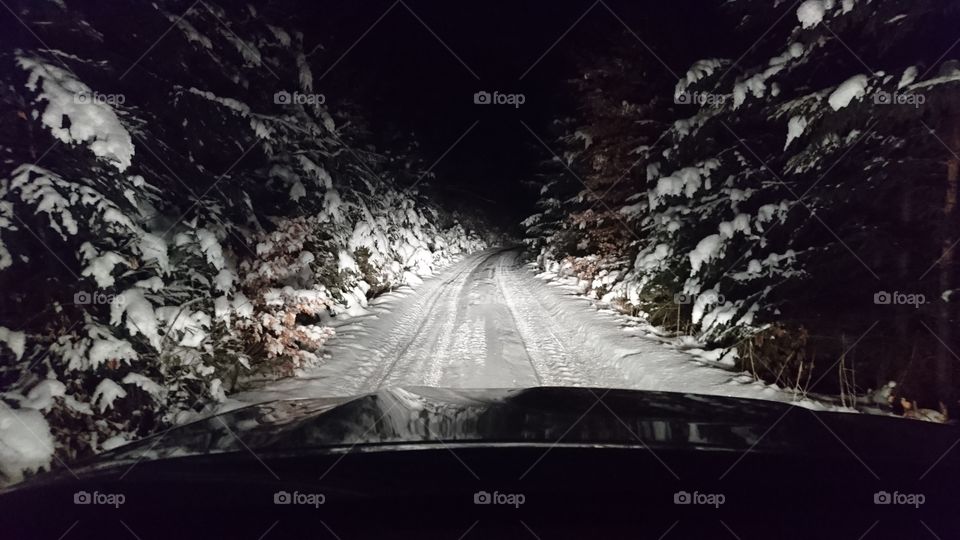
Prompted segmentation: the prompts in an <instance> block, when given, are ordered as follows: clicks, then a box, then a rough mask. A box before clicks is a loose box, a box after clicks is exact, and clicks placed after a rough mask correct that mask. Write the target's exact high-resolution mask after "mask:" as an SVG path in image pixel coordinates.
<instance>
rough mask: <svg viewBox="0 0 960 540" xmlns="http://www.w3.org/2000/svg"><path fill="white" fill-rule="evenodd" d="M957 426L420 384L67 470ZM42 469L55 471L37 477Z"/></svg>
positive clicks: (803, 439) (769, 446)
mask: <svg viewBox="0 0 960 540" xmlns="http://www.w3.org/2000/svg"><path fill="white" fill-rule="evenodd" d="M957 436H958V430H957V429H956V428H955V427H954V426H945V425H936V424H929V423H925V422H918V421H911V420H903V419H898V418H892V417H878V416H873V415H862V414H849V413H831V412H822V411H821V412H818V411H813V410H809V409H805V408H803V407H799V406H794V405H790V404H786V403H780V402H772V401H762V400H751V399H739V398H726V397H718V396H706V395H696V394H682V393H672V392H650V391H635V390H611V389H591V388H552V387H545V388H530V389H482V390H480V389H477V390H473V389H436V388H419V387H415V388H393V389H385V390H381V391H378V392H375V393H371V394H366V395H362V396H356V397H341V398H317V399H296V400H281V401H274V402H268V403H261V404H257V405H251V406H247V407H244V408H240V409H235V410H232V411H229V412H226V413H223V414H220V415H217V416H212V417H209V418H206V419H204V420H200V421H197V422H194V423H191V424H187V425H183V426H180V427H176V428H173V429H171V430H168V431H166V432H163V433H160V434H158V435H154V436H152V437H148V438H145V439H142V440H140V441H137V442H134V443H131V444H127V445H125V446H122V447H119V448H116V449H114V450H111V451H108V452H105V453H103V454H100V455H99V456H97V457H96V458H94V459H92V460H89V461H87V462H83V463H79V464H77V465H75V466H71V469H72V473H71V474H73V473H76V474H77V475H79V476H84V475H90V474H96V473H97V472H100V471H103V470H105V469H111V468H118V467H123V466H127V465H129V464H132V463H138V462H141V461H144V460H146V461H153V460H163V459H170V458H182V457H192V456H211V455H216V454H227V453H247V452H250V453H253V454H254V455H256V456H257V457H258V458H259V457H263V458H267V457H283V456H290V455H295V456H304V455H309V454H310V453H337V452H346V451H390V450H400V449H415V448H422V447H425V446H430V447H433V446H436V445H443V446H447V447H456V446H464V445H473V446H477V445H485V446H497V445H544V446H551V447H552V446H556V445H564V446H571V445H575V446H589V447H636V448H650V449H656V448H669V449H672V450H680V451H686V450H689V451H726V452H745V451H750V452H765V453H781V454H783V453H788V454H796V455H802V456H804V457H811V456H812V457H816V456H824V457H828V456H830V455H835V454H838V453H839V454H843V453H845V452H855V453H856V455H858V456H863V457H864V458H865V459H866V458H868V456H870V457H871V458H877V459H883V458H885V457H895V458H896V459H898V460H909V461H926V462H928V463H929V462H932V460H933V459H936V458H937V457H938V455H937V454H938V453H939V452H942V450H943V448H945V447H947V446H948V445H949V444H950V443H952V442H953V441H955V440H956V439H957ZM917 441H924V442H925V444H922V445H918V444H916V442H917ZM61 475H62V474H61ZM43 476H48V477H50V476H56V474H54V475H41V477H38V478H36V479H35V480H40V478H42V477H43Z"/></svg>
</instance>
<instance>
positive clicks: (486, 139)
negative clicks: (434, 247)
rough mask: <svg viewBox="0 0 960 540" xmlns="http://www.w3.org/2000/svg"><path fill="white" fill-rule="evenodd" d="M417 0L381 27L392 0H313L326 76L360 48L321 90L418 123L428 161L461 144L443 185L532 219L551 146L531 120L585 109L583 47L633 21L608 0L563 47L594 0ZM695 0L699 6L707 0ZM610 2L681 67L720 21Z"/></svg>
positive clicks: (456, 197) (392, 124) (409, 126)
mask: <svg viewBox="0 0 960 540" xmlns="http://www.w3.org/2000/svg"><path fill="white" fill-rule="evenodd" d="M406 1H407V4H406V5H408V6H409V7H410V8H411V9H412V11H413V12H414V13H415V14H416V15H414V14H412V13H411V12H410V11H409V10H408V9H406V7H404V5H403V4H396V5H395V6H394V7H393V8H392V9H391V10H390V12H389V13H388V14H387V15H386V16H384V17H383V18H382V19H381V20H380V21H379V23H377V24H376V25H375V26H374V27H373V28H372V29H370V27H371V25H373V24H374V23H375V22H376V21H377V19H378V18H380V17H381V16H382V15H383V14H384V12H386V11H387V9H388V8H390V6H391V5H393V2H392V1H373V2H362V3H361V2H350V3H349V5H336V6H326V7H322V8H321V7H319V6H317V5H316V4H310V5H311V6H314V7H311V8H309V9H308V10H307V11H306V13H305V14H303V16H298V17H297V18H296V19H295V22H298V23H299V24H300V26H301V27H303V28H304V31H305V33H307V34H308V37H307V41H308V43H311V42H320V43H322V44H323V45H324V47H325V51H324V53H323V54H322V55H319V56H320V58H321V59H322V60H321V61H320V62H319V63H320V64H324V68H322V69H321V68H318V67H315V69H314V71H315V77H317V78H320V77H321V75H322V74H323V71H324V70H325V69H326V67H328V66H329V65H330V64H332V63H333V62H334V61H335V60H336V59H337V58H338V57H340V56H341V55H342V54H343V53H344V52H345V51H347V50H348V49H349V52H348V53H347V54H346V56H344V57H343V58H342V59H341V60H340V62H339V63H338V64H337V65H336V66H335V67H334V68H333V69H331V70H330V71H329V73H328V74H327V75H326V76H325V77H323V78H322V80H319V81H317V83H316V87H317V90H318V91H320V92H324V93H325V94H327V97H328V103H329V104H330V105H331V106H332V107H334V108H336V105H337V102H338V100H349V101H354V102H356V103H358V104H359V105H360V106H361V110H362V111H363V112H364V114H365V115H366V116H367V117H368V119H369V120H370V122H371V126H372V128H373V129H374V130H375V131H376V130H384V129H387V128H397V129H402V130H407V131H411V130H412V131H414V132H415V133H416V134H417V135H418V137H419V138H420V140H421V142H422V144H423V147H422V153H423V156H424V158H425V160H426V162H427V163H428V164H432V163H433V162H434V161H436V160H437V159H438V158H440V156H441V155H443V154H444V153H445V152H447V151H448V150H449V153H447V154H446V156H445V157H444V158H443V159H442V160H440V161H439V163H438V164H437V166H436V168H435V169H434V171H435V172H436V173H437V175H438V178H437V180H435V181H434V183H433V185H434V186H435V187H437V188H438V189H440V190H441V194H442V195H443V194H445V195H446V196H449V197H451V198H452V199H451V200H452V201H454V202H460V203H466V204H470V205H478V206H479V207H481V208H482V209H484V210H489V211H490V212H492V213H493V214H494V215H495V216H497V217H500V218H502V219H503V220H504V221H506V222H515V221H517V220H518V218H519V219H522V217H525V215H527V214H528V213H530V212H531V211H532V203H533V200H534V198H535V195H536V194H535V193H532V192H530V191H529V189H528V188H524V187H523V185H522V183H521V180H523V179H525V178H529V176H530V174H531V172H532V170H533V167H534V166H535V165H536V163H537V161H538V160H540V159H542V158H544V157H545V156H546V155H547V154H546V151H545V150H544V149H543V147H542V146H540V144H539V143H538V142H537V141H536V139H534V138H533V137H532V136H531V134H530V132H529V131H528V130H527V129H526V128H525V127H524V126H523V124H522V123H521V122H524V123H526V124H528V125H529V126H530V127H531V128H532V129H533V130H534V131H536V132H537V133H539V134H543V135H542V136H545V129H546V125H547V124H548V123H549V122H550V121H551V120H552V119H554V118H557V117H560V116H565V115H570V114H572V113H573V112H575V111H574V109H573V106H574V105H573V104H572V103H570V100H569V97H568V96H567V95H566V85H565V82H564V81H565V80H566V79H568V78H569V77H571V76H575V75H576V73H577V70H576V66H575V65H574V62H573V61H572V54H573V53H577V54H582V53H583V52H584V51H585V50H586V49H590V48H602V47H603V44H604V43H606V42H607V40H608V39H609V38H610V37H611V36H613V35H617V34H621V33H623V32H625V30H624V27H623V25H622V24H621V23H620V22H618V21H617V19H616V18H615V17H614V16H613V15H611V14H610V13H609V12H608V11H607V10H606V9H605V8H604V7H603V6H602V5H599V4H598V5H596V6H594V8H593V9H592V10H591V11H590V12H589V13H588V14H587V15H586V16H584V17H583V18H582V19H581V20H580V22H579V23H577V25H576V26H575V27H574V28H573V30H572V31H570V32H569V33H568V34H567V35H566V36H565V37H564V38H563V39H562V40H560V42H559V43H557V45H556V46H555V47H553V48H551V47H552V46H553V45H554V43H556V42H557V40H558V39H559V38H560V37H561V36H562V35H563V34H564V33H565V32H567V31H568V30H569V29H570V28H571V26H572V25H573V24H574V22H575V21H577V20H578V19H580V18H581V17H582V16H583V15H584V13H585V12H587V10H588V8H590V6H591V5H593V4H594V2H593V1H564V2H506V1H484V2H440V1H437V0H432V1H431V0H423V1H421V0H406ZM686 3H687V4H690V7H691V9H693V10H694V11H695V9H696V6H697V4H699V5H700V6H701V9H702V6H703V5H704V4H705V3H706V2H703V1H699V2H686ZM343 4H348V3H343ZM609 5H610V6H611V7H612V8H613V9H614V11H615V12H616V13H617V15H618V16H620V17H621V18H622V19H623V21H624V22H625V23H626V24H628V25H629V26H630V27H631V29H632V30H634V31H635V32H636V33H637V34H638V35H640V36H642V37H643V39H644V41H645V42H647V43H648V44H650V45H651V46H652V47H654V48H655V49H660V50H657V53H658V55H660V56H661V57H663V58H664V59H665V60H666V61H667V63H669V64H671V67H672V68H673V69H674V71H676V72H677V73H680V74H682V73H684V72H685V71H686V67H687V64H688V63H689V61H690V60H689V59H687V58H685V56H687V55H688V54H689V53H688V52H687V49H690V48H691V43H690V39H691V36H694V37H696V36H698V35H700V36H702V35H703V33H704V32H705V31H706V30H707V29H708V28H709V25H708V24H707V19H708V18H706V17H703V16H700V17H699V18H697V17H693V16H692V15H691V13H693V11H691V10H684V9H678V8H677V5H676V4H671V5H670V6H669V7H667V8H665V7H664V3H663V2H656V3H654V2H649V3H646V2H617V1H611V2H609ZM651 6H652V7H651ZM417 17H419V19H421V20H418V18H417ZM696 20H699V21H700V22H699V23H695V21H696ZM421 21H422V22H421ZM428 27H429V29H428ZM670 27H673V28H685V29H686V32H684V33H683V35H676V36H672V35H671V33H670V32H667V31H665V30H666V29H668V28H670ZM368 30H369V33H367V35H366V36H365V37H363V38H362V39H359V38H360V36H362V35H363V34H364V32H367V31H368ZM432 32H433V33H436V36H435V35H433V33H432ZM438 37H439V39H438ZM358 39H359V41H357V40H358ZM704 39H706V38H704ZM441 40H442V43H441ZM354 43H355V46H353V48H352V49H350V47H351V46H352V45H354ZM448 47H449V49H448ZM637 47H642V45H640V43H639V42H637ZM548 49H549V52H548ZM541 56H543V58H542V59H541V60H540V61H539V62H538V59H539V58H540V57H541ZM694 59H695V58H694ZM535 63H536V65H534V64H535ZM531 66H532V68H531ZM528 70H529V71H528ZM471 72H472V73H471ZM525 72H527V73H526V75H525V76H524V73H525ZM475 75H476V76H475ZM522 76H523V78H522V79H521V77H522ZM478 91H488V92H491V93H492V92H494V91H499V92H501V93H508V94H510V93H522V94H524V96H525V100H526V103H525V104H523V105H522V106H520V107H519V108H516V107H512V106H509V105H503V106H493V105H490V106H478V105H475V104H474V103H473V97H474V93H475V92H478ZM476 121H479V123H478V124H477V125H476V126H475V128H474V129H473V130H472V131H470V132H469V133H468V134H467V135H466V136H465V137H464V138H463V139H462V140H461V141H460V142H459V144H457V145H456V146H455V147H454V148H453V149H452V150H450V148H451V145H453V144H454V142H455V141H457V139H458V138H459V137H461V135H463V133H464V132H465V131H467V129H468V128H469V127H470V126H471V125H472V124H473V123H474V122H476Z"/></svg>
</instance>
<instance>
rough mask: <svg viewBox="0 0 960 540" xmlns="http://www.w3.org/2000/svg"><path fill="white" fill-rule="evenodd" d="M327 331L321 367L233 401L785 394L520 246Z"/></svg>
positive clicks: (479, 257) (475, 259)
mask: <svg viewBox="0 0 960 540" xmlns="http://www.w3.org/2000/svg"><path fill="white" fill-rule="evenodd" d="M335 326H336V331H337V337H336V338H334V339H333V340H331V341H330V342H328V344H327V347H326V351H325V353H326V355H327V356H328V358H327V359H326V361H325V363H324V364H323V365H322V366H320V367H318V368H314V369H311V370H308V371H306V372H305V373H303V374H301V376H299V377H293V378H288V379H282V380H278V381H273V382H270V383H267V384H265V385H263V386H262V387H261V388H258V389H257V390H253V391H248V392H244V393H240V394H235V395H233V396H231V398H232V399H233V400H237V401H239V402H241V403H252V402H261V401H268V400H274V399H289V398H303V397H329V396H352V395H359V394H364V393H368V392H372V391H374V390H378V389H381V388H385V387H395V386H433V387H452V388H508V387H531V386H588V387H604V388H610V387H613V388H631V389H642V390H664V391H676V392H690V393H700V394H713V395H724V396H739V397H752V398H762V399H774V400H778V401H793V395H792V394H790V393H788V392H784V391H782V390H779V389H777V388H774V387H770V386H767V385H765V384H762V383H759V382H755V381H753V380H752V379H751V378H750V377H749V376H745V375H743V374H739V373H736V372H732V371H729V370H727V369H723V368H722V367H720V366H718V365H708V364H706V363H704V362H702V361H700V360H698V359H697V358H695V357H694V356H692V355H690V354H687V353H684V352H682V351H680V350H677V349H675V348H671V347H670V346H668V345H666V344H664V343H662V342H660V341H657V340H655V339H652V338H651V336H650V335H649V334H648V333H646V332H645V330H644V329H643V327H642V326H641V325H639V324H637V323H636V322H633V321H630V320H629V319H627V318H626V317H622V316H620V315H617V314H615V313H614V312H612V311H610V310H605V309H598V308H597V307H596V306H595V305H594V303H593V302H591V301H590V300H588V299H585V298H583V297H580V296H577V295H576V294H575V291H573V290H571V288H569V287H563V286H560V285H557V284H555V283H549V282H547V281H545V280H543V279H540V278H539V277H537V276H536V275H534V273H533V272H532V270H531V269H529V268H528V267H526V266H524V264H523V263H522V260H521V258H520V252H519V250H517V249H493V250H487V251H483V252H480V253H475V254H473V255H469V256H467V257H465V258H463V259H462V260H460V261H459V262H457V263H455V264H453V265H451V266H449V267H448V268H446V269H445V270H443V271H442V272H440V273H438V274H437V275H435V276H433V277H431V278H429V279H427V280H426V281H424V283H423V284H421V285H419V286H418V287H416V288H410V287H404V288H403V289H400V290H398V291H395V292H393V293H390V294H386V295H384V296H382V297H380V298H378V299H376V300H375V301H373V302H371V305H370V313H369V314H367V315H361V316H356V317H352V318H350V319H348V320H347V321H344V322H342V323H340V324H339V325H338V326H337V325H335ZM233 404H234V405H236V404H237V403H236V402H233Z"/></svg>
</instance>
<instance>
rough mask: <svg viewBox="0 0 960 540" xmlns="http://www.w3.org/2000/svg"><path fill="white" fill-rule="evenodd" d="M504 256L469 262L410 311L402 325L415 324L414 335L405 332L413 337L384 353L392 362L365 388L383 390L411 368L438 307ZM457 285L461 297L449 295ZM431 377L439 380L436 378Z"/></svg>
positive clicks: (494, 254)
mask: <svg viewBox="0 0 960 540" xmlns="http://www.w3.org/2000/svg"><path fill="white" fill-rule="evenodd" d="M501 253H503V250H498V251H494V252H493V253H486V254H480V255H479V256H476V257H473V258H471V259H468V260H467V261H465V262H466V264H464V268H462V269H460V270H459V271H457V273H456V274H454V276H453V277H451V278H449V279H447V280H446V281H444V282H442V283H441V284H440V285H439V286H437V287H436V288H435V289H434V290H433V291H431V292H430V293H429V295H428V296H427V297H426V298H424V299H422V300H421V301H420V302H418V303H417V305H416V306H415V309H411V310H409V311H408V312H407V313H406V314H405V316H404V317H403V318H402V319H401V321H400V322H399V324H400V325H401V326H406V325H407V324H408V323H411V322H412V323H413V324H411V325H410V328H413V331H412V332H409V331H408V332H404V333H405V334H409V336H402V337H401V338H399V340H398V341H399V343H398V344H395V346H394V347H390V348H388V349H387V350H386V351H384V356H386V358H387V359H389V360H388V362H389V363H387V364H386V365H381V366H380V367H381V368H382V369H380V370H377V371H376V372H375V373H374V374H373V375H372V376H371V377H369V378H368V379H367V380H366V381H365V382H364V384H363V385H362V387H363V388H369V389H371V390H379V389H380V388H382V387H383V386H384V384H385V383H386V382H387V381H388V380H389V379H390V377H391V376H392V375H393V374H394V371H395V370H396V369H397V368H398V367H399V366H400V365H401V363H403V364H408V363H412V362H415V361H416V359H415V358H414V359H412V360H408V361H406V362H404V360H405V359H406V358H407V357H408V356H409V353H410V349H411V348H412V346H413V345H414V344H415V343H416V342H417V340H418V339H420V338H421V336H422V335H423V334H424V332H425V330H426V329H428V328H429V326H430V323H433V322H435V321H436V320H437V318H436V317H435V316H434V315H435V313H434V312H435V310H436V307H437V304H438V303H439V302H440V301H441V300H443V299H444V298H448V299H449V298H451V297H452V298H454V299H456V298H459V296H460V295H459V292H460V290H462V288H463V286H464V285H465V284H466V283H467V282H469V280H470V277H471V276H473V275H474V274H475V273H476V272H477V271H478V270H479V269H480V268H482V267H483V264H484V263H485V262H487V261H488V260H490V259H491V258H493V257H496V256H499V255H500V254H501ZM454 283H458V284H459V287H458V288H457V290H456V292H457V294H454V295H450V294H446V293H449V289H450V288H451V286H453V284H454ZM451 324H452V321H450V320H449V318H448V319H447V320H446V321H445V322H444V326H449V325H451ZM441 335H443V334H441ZM448 335H449V334H448ZM439 341H440V340H439V339H438V340H436V342H435V343H434V344H433V347H432V349H433V351H434V352H437V349H438V345H439ZM397 345H398V346H397ZM394 351H395V352H394ZM431 375H434V376H436V374H431ZM431 378H434V377H431ZM374 381H376V383H375V384H372V383H373V382H374Z"/></svg>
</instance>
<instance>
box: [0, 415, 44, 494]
mask: <svg viewBox="0 0 960 540" xmlns="http://www.w3.org/2000/svg"><path fill="white" fill-rule="evenodd" d="M52 458H53V436H52V435H51V434H50V426H49V425H48V424H47V421H46V420H45V419H44V418H43V414H42V413H41V412H40V411H38V410H35V409H27V408H23V409H13V408H11V407H10V406H8V405H7V404H6V403H4V402H3V401H0V474H2V476H3V477H4V478H3V480H4V483H15V482H19V481H20V480H23V477H24V474H25V473H27V472H34V471H37V470H39V469H41V468H49V467H50V460H51V459H52Z"/></svg>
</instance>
